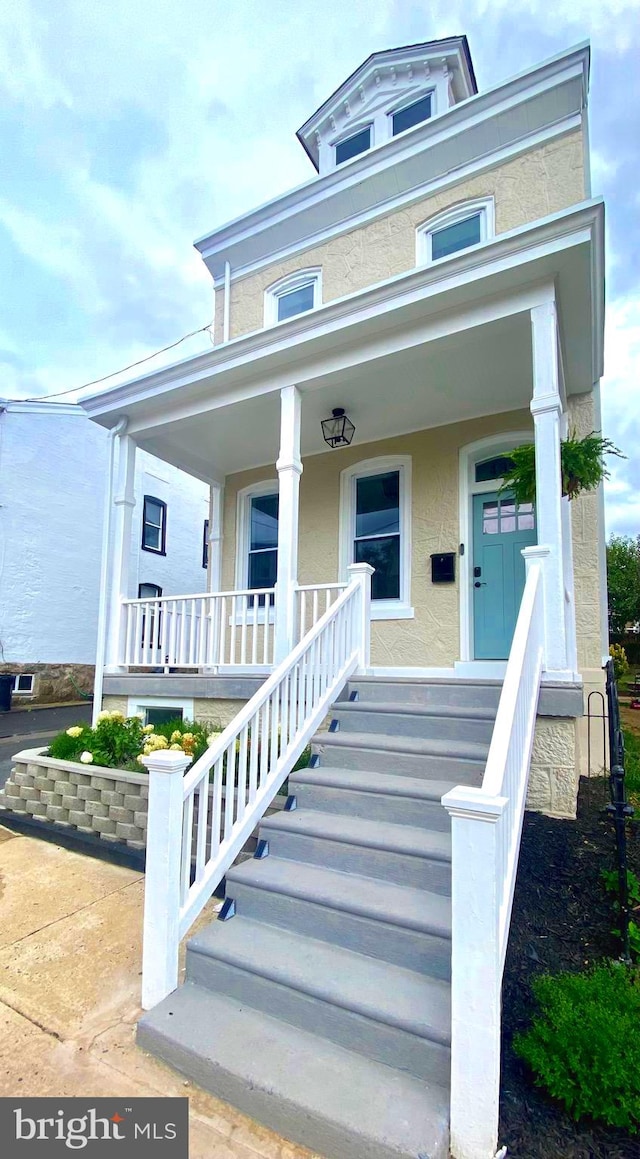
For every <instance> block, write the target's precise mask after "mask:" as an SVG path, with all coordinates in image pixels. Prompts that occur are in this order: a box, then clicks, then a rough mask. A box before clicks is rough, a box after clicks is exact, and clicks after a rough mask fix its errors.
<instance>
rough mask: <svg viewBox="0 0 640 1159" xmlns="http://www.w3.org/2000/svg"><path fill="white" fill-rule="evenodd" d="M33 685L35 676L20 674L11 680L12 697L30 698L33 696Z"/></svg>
mask: <svg viewBox="0 0 640 1159" xmlns="http://www.w3.org/2000/svg"><path fill="white" fill-rule="evenodd" d="M34 683H35V676H33V675H32V674H31V673H30V672H29V673H27V672H20V673H19V674H18V675H17V676H14V679H13V694H14V696H31V695H32V694H33V686H34Z"/></svg>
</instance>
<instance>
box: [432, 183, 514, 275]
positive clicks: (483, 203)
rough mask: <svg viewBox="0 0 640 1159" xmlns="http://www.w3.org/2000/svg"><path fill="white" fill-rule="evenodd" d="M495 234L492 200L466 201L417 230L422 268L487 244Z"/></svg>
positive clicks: (486, 198)
mask: <svg viewBox="0 0 640 1159" xmlns="http://www.w3.org/2000/svg"><path fill="white" fill-rule="evenodd" d="M494 234H495V213H494V203H493V198H492V197H484V198H481V199H479V200H476V201H463V202H462V203H461V204H459V205H454V206H452V207H451V209H446V210H444V212H443V213H438V214H437V215H436V216H435V217H432V218H430V219H429V220H428V221H425V222H424V223H423V225H420V226H418V228H417V230H416V260H417V263H418V265H419V266H422V265H429V264H430V263H431V262H437V261H439V260H440V259H441V258H448V257H451V255H452V254H455V253H459V252H460V251H461V250H466V249H470V248H471V247H472V246H474V245H479V244H480V243H481V242H483V241H487V240H488V239H489V238H491V237H493V236H494Z"/></svg>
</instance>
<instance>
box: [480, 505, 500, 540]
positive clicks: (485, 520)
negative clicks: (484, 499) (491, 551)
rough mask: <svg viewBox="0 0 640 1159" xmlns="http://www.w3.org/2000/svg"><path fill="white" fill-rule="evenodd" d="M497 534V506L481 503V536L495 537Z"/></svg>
mask: <svg viewBox="0 0 640 1159" xmlns="http://www.w3.org/2000/svg"><path fill="white" fill-rule="evenodd" d="M497 533H498V504H497V503H483V505H482V534H483V535H497Z"/></svg>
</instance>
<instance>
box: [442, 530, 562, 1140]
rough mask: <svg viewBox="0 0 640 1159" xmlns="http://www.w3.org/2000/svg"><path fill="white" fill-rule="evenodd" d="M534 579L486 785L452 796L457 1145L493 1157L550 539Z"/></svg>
mask: <svg viewBox="0 0 640 1159" xmlns="http://www.w3.org/2000/svg"><path fill="white" fill-rule="evenodd" d="M534 551H535V556H533V557H532V556H530V557H529V558H527V549H525V551H524V552H523V554H524V556H525V561H526V564H527V580H526V584H525V589H524V594H523V597H522V602H521V605H520V611H519V614H518V620H517V623H516V628H515V632H514V635H513V643H512V646H511V651H510V653H509V660H508V662H507V669H506V673H505V678H504V684H503V687H502V692H501V695H500V701H499V705H498V711H497V714H496V721H495V725H494V728H493V733H492V737H491V744H490V747H489V754H488V757H487V764H486V768H485V773H484V777H483V781H482V786H481V787H480V788H478V789H476V788H473V787H469V786H466V785H459V786H457V787H456V788H455V789H452V790H451V791H450V792H449V793H447V794H446V795H445V796H444V797H443V798H442V804H443V805H444V806H445V808H446V809H447V810H448V812H449V813H450V815H451V879H452V963H451V979H452V980H451V1008H452V1009H451V1154H452V1156H454V1157H455V1159H493V1156H494V1155H495V1152H496V1148H497V1135H498V1109H499V1092H500V1029H501V987H502V974H503V970H504V959H505V954H506V948H507V941H508V936H509V924H510V921H511V908H512V904H513V893H514V888H515V880H516V873H517V868H518V855H519V852H520V838H521V833H522V823H523V819H524V809H525V803H526V796H527V787H528V783H529V769H530V764H531V752H532V748H533V738H534V732H535V723H536V714H537V707H538V697H539V691H540V679H541V675H542V667H543V658H544V620H543V582H542V565H543V563H544V558H545V555H544V549H542V548H540V547H537V548H535V549H534Z"/></svg>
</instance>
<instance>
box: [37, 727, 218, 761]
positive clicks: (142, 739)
mask: <svg viewBox="0 0 640 1159" xmlns="http://www.w3.org/2000/svg"><path fill="white" fill-rule="evenodd" d="M219 731H220V728H219V726H215V725H210V724H202V723H200V722H199V721H195V720H193V721H188V720H172V721H168V722H167V723H165V724H159V725H157V726H153V725H150V724H149V725H144V724H143V722H142V720H141V719H140V717H139V716H126V717H125V716H123V714H122V713H121V712H102V713H100V716H99V717H98V720H97V723H96V726H95V728H90V727H89V725H85V724H82V725H73V726H72V727H71V728H68V729H66V730H65V732H61V733H59V734H58V736H56V737H54V738H53V740H52V741H51V744H50V745H49V750H48V755H49V756H50V757H56V758H57V759H58V760H63V761H80V762H81V763H82V764H86V765H92V764H95V765H102V766H104V768H107V769H130V770H133V771H135V772H138V773H144V772H146V768H145V766H144V765H143V764H142V761H141V757H142V756H143V755H144V754H148V753H151V752H155V751H156V750H159V749H171V748H173V749H174V750H178V749H181V750H182V751H183V752H185V753H187V754H188V755H189V756H190V757H192V759H193V760H194V761H195V760H197V759H198V757H200V756H201V755H202V753H203V752H204V751H205V749H206V748H207V747H208V743H209V738H210V736H211V735H212V734H214V733H217V732H219Z"/></svg>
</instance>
